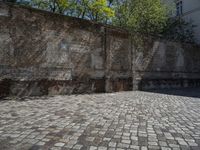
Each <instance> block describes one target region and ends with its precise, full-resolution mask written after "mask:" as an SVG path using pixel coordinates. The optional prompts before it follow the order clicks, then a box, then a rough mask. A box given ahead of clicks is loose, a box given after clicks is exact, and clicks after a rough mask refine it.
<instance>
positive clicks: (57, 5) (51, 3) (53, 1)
mask: <svg viewBox="0 0 200 150" xmlns="http://www.w3.org/2000/svg"><path fill="white" fill-rule="evenodd" d="M30 5H31V6H33V7H36V8H40V9H44V10H49V11H52V12H57V13H61V14H63V13H64V11H65V10H66V9H67V8H68V6H69V3H68V0H32V1H31V2H30Z"/></svg>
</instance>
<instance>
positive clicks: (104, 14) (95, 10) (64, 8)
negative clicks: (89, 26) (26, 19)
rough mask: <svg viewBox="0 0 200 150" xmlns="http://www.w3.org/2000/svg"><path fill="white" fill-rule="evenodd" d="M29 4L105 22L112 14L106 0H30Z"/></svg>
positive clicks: (112, 11)
mask: <svg viewBox="0 0 200 150" xmlns="http://www.w3.org/2000/svg"><path fill="white" fill-rule="evenodd" d="M30 5H32V6H34V7H37V8H40V9H44V10H49V11H52V12H57V13H61V14H66V15H70V16H74V17H78V18H84V19H89V20H95V21H99V22H105V21H106V20H108V19H110V18H111V17H113V16H114V10H113V9H112V8H111V7H109V6H108V3H107V0H32V1H31V3H30Z"/></svg>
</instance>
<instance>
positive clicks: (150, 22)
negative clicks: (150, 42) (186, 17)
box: [113, 0, 168, 34]
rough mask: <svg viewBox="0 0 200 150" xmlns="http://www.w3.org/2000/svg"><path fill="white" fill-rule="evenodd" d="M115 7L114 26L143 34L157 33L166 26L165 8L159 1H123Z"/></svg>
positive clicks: (166, 10) (166, 15)
mask: <svg viewBox="0 0 200 150" xmlns="http://www.w3.org/2000/svg"><path fill="white" fill-rule="evenodd" d="M118 5H119V6H117V7H116V17H115V19H114V20H113V22H114V24H116V25H118V26H122V27H125V28H128V29H130V30H133V31H136V32H141V33H145V34H149V33H151V34H152V33H153V34H155V33H159V32H161V31H162V30H163V28H164V27H165V25H166V21H167V18H168V9H167V6H166V5H164V4H163V3H161V1H160V0H131V1H130V0H125V1H124V2H123V3H119V2H118Z"/></svg>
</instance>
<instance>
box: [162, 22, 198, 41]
mask: <svg viewBox="0 0 200 150" xmlns="http://www.w3.org/2000/svg"><path fill="white" fill-rule="evenodd" d="M194 28H195V25H193V23H192V22H187V21H185V20H183V19H181V18H173V19H169V20H168V21H167V26H166V27H165V30H164V31H163V33H162V35H163V36H164V38H166V39H169V40H173V41H179V42H186V43H195V38H194Z"/></svg>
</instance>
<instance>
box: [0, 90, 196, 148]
mask: <svg viewBox="0 0 200 150" xmlns="http://www.w3.org/2000/svg"><path fill="white" fill-rule="evenodd" d="M0 149H1V150H10V149H16V150H28V149H30V150H38V149H51V150H60V149H63V150H65V149H90V150H96V149H98V150H106V149H110V150H112V149H113V150H114V149H119V150H120V149H136V150H137V149H141V150H147V149H162V150H171V149H173V150H179V149H181V150H185V149H196V150H200V98H197V97H196V98H195V97H186V96H175V95H167V94H158V93H157V94H156V93H148V92H122V93H114V94H94V95H78V96H77V95H73V96H54V97H35V98H27V99H23V100H19V99H18V100H14V98H12V100H6V101H0Z"/></svg>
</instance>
